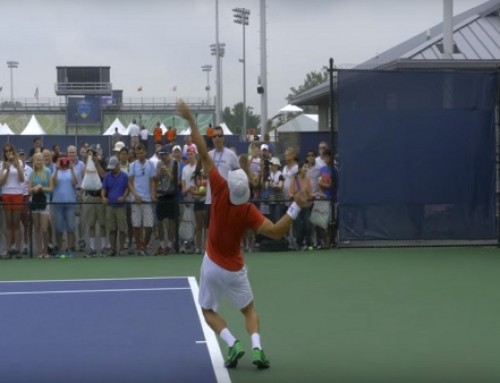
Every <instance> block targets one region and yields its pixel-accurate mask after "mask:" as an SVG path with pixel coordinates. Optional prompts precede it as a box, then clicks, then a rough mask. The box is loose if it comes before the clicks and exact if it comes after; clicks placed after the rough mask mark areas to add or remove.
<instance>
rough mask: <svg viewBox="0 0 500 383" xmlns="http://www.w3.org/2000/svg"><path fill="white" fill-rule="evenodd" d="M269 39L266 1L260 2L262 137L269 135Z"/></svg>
mask: <svg viewBox="0 0 500 383" xmlns="http://www.w3.org/2000/svg"><path fill="white" fill-rule="evenodd" d="M266 39H267V37H266V0H260V86H261V87H262V89H263V93H262V94H261V96H260V121H261V132H262V137H264V135H265V134H266V133H267V93H268V88H267V40H266Z"/></svg>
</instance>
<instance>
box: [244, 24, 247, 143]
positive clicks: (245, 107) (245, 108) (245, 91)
mask: <svg viewBox="0 0 500 383" xmlns="http://www.w3.org/2000/svg"><path fill="white" fill-rule="evenodd" d="M245 24H246V23H245V22H244V23H243V132H244V134H245V136H246V135H247V79H246V77H247V76H246V65H247V62H246V57H245Z"/></svg>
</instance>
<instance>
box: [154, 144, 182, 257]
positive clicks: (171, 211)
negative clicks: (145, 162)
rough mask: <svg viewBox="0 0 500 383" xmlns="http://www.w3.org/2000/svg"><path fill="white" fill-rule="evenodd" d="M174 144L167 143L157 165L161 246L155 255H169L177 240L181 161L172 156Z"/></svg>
mask: <svg viewBox="0 0 500 383" xmlns="http://www.w3.org/2000/svg"><path fill="white" fill-rule="evenodd" d="M171 154H172V146H171V145H165V146H164V148H163V149H162V150H161V152H160V155H161V161H160V162H159V163H158V165H157V170H156V183H157V196H158V205H157V207H156V218H157V219H158V239H159V241H160V246H159V247H158V249H157V250H156V254H155V255H161V254H165V255H168V254H169V253H170V251H172V249H173V247H174V246H173V243H174V240H175V229H176V227H175V223H176V222H175V220H176V218H177V217H178V214H179V213H178V200H177V190H178V180H179V163H178V161H177V160H176V159H175V158H173V157H172V156H171ZM165 220H168V222H167V226H168V227H167V235H166V238H165Z"/></svg>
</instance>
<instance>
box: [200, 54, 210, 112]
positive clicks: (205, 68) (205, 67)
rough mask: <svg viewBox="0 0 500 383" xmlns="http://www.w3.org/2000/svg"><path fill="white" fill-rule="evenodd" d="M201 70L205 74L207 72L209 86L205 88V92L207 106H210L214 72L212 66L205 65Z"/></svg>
mask: <svg viewBox="0 0 500 383" xmlns="http://www.w3.org/2000/svg"><path fill="white" fill-rule="evenodd" d="M201 70H202V71H203V72H207V86H206V87H205V90H206V91H207V104H209V105H210V72H211V71H212V65H209V64H207V65H203V66H202V67H201Z"/></svg>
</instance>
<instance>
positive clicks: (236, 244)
mask: <svg viewBox="0 0 500 383" xmlns="http://www.w3.org/2000/svg"><path fill="white" fill-rule="evenodd" d="M178 109H179V112H180V114H181V116H182V117H183V118H184V119H185V120H187V121H188V122H189V125H190V127H191V132H192V136H193V141H194V143H195V144H196V146H197V147H198V153H199V155H200V157H201V160H202V163H203V166H204V169H205V171H206V172H207V173H208V177H209V181H210V184H211V197H212V200H211V201H212V203H211V216H210V232H209V233H208V240H207V247H206V252H205V256H204V258H203V263H202V266H201V272H200V274H201V275H200V289H199V296H198V302H199V304H200V306H201V308H202V313H203V316H204V318H205V321H206V322H207V324H208V325H209V326H210V327H211V328H212V330H213V331H214V332H216V333H217V334H218V335H219V336H220V337H221V338H222V339H223V340H224V342H225V343H226V344H227V345H228V347H229V350H228V356H227V358H226V361H225V366H226V367H227V368H234V367H236V366H237V365H238V360H239V359H240V358H241V357H242V356H243V355H244V354H245V350H244V349H243V346H242V345H241V343H240V341H238V340H237V339H236V338H235V337H234V336H233V334H232V333H231V331H230V330H229V329H228V327H227V324H226V321H225V320H224V318H223V317H222V316H221V315H220V313H219V312H218V307H219V302H220V296H221V295H225V296H226V298H227V299H228V300H229V302H230V303H231V305H233V306H235V307H236V308H237V309H239V310H240V311H241V313H242V314H243V316H244V317H245V324H246V329H247V331H248V333H249V334H250V338H251V343H252V359H253V360H252V362H253V364H254V365H255V366H257V368H259V369H263V368H268V367H269V366H270V363H269V360H268V359H267V358H266V356H265V354H264V351H263V350H262V345H261V339H260V334H259V326H260V325H259V316H258V314H257V312H256V310H255V307H254V304H253V293H252V289H251V286H250V282H249V280H248V275H247V268H246V266H245V261H244V258H243V253H242V251H241V241H242V239H243V236H244V234H245V232H246V230H249V229H253V230H255V231H257V233H260V234H262V235H265V236H267V237H269V238H272V239H280V238H282V237H284V236H285V235H286V234H287V233H288V231H289V230H290V228H291V226H292V222H293V220H294V219H295V218H297V216H298V214H299V213H300V210H301V207H308V206H310V202H309V201H307V200H306V198H305V196H304V194H303V193H300V192H299V193H297V194H296V195H295V201H294V202H293V203H292V204H291V205H290V207H289V208H288V211H287V214H285V215H284V216H283V217H282V218H281V219H280V220H279V221H278V222H277V223H272V222H271V221H270V220H268V219H267V218H265V217H264V216H263V215H262V214H261V213H260V211H259V210H258V209H257V208H256V207H255V205H253V204H251V203H249V202H248V200H249V197H250V189H249V184H248V177H247V175H246V173H245V172H244V171H243V170H242V169H237V170H233V171H229V173H228V177H227V181H226V180H225V179H224V178H223V177H222V176H221V175H220V174H219V171H218V169H217V166H216V163H215V160H214V159H213V158H212V157H211V156H210V155H209V153H208V151H207V147H206V144H205V141H204V140H203V137H202V135H201V134H200V132H199V130H198V127H197V125H196V122H195V119H194V116H193V114H192V113H191V111H190V109H189V107H188V106H187V104H185V103H184V102H182V101H181V102H179V104H178Z"/></svg>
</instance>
